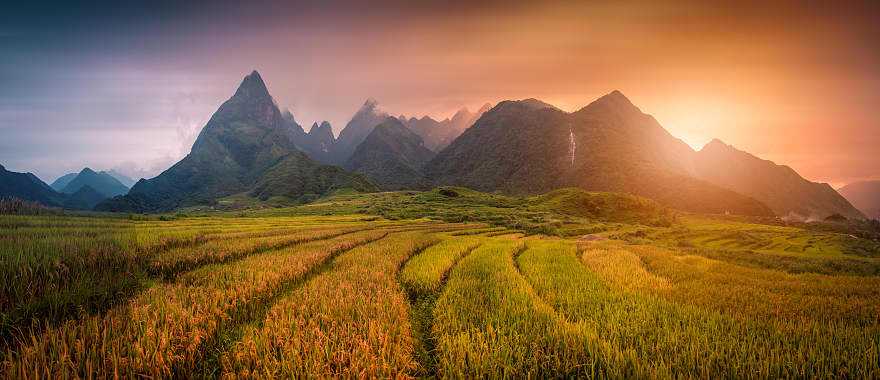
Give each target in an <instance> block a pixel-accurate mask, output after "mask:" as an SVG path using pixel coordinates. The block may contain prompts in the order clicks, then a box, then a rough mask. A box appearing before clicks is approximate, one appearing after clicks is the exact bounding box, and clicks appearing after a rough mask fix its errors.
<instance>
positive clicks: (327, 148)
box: [302, 121, 336, 164]
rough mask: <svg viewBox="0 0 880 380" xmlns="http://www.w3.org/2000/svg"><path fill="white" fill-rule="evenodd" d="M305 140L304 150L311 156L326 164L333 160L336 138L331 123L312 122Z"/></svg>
mask: <svg viewBox="0 0 880 380" xmlns="http://www.w3.org/2000/svg"><path fill="white" fill-rule="evenodd" d="M303 140H304V143H303V144H302V145H303V146H305V147H306V149H302V150H303V151H304V152H306V153H307V154H308V155H309V157H311V158H312V159H314V160H316V161H318V162H322V163H325V164H326V163H331V162H333V153H334V145H335V144H336V138H335V137H333V127H331V126H330V123H328V122H327V121H323V122H321V124H320V125H318V123H314V124H312V129H310V130H309V132H308V133H307V134H306V135H305V138H304V139H303Z"/></svg>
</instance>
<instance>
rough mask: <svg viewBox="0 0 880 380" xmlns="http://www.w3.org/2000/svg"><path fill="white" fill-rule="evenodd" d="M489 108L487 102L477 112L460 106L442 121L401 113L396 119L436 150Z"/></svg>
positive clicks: (431, 148)
mask: <svg viewBox="0 0 880 380" xmlns="http://www.w3.org/2000/svg"><path fill="white" fill-rule="evenodd" d="M490 108H491V106H490V105H489V104H488V103H487V104H485V105H484V106H483V107H481V108H480V109H479V110H477V112H470V111H469V110H468V109H467V108H462V109H460V110H458V111H457V112H456V113H455V115H453V116H452V118H450V119H444V120H442V121H437V120H434V119H432V118H430V117H428V116H423V117H422V118H420V119H416V118H414V117H412V118H409V119H407V118H405V117H404V116H402V115H401V116H400V117H398V119H399V120H400V121H401V122H402V123H403V124H404V125H406V126H407V128H409V129H411V130H412V131H413V132H415V133H416V134H418V135H419V136H420V137H421V138H422V140H423V141H424V142H425V147H427V148H428V149H430V150H432V151H435V152H438V151H440V150H442V149H443V148H445V147H447V146H448V145H449V144H450V143H451V142H452V141H453V140H455V139H456V138H457V137H458V136H460V135H461V133H462V132H464V130H465V129H467V128H469V127H470V126H471V125H473V124H474V122H475V121H477V119H479V118H480V116H481V115H483V113H485V112H486V111H488V110H489V109H490Z"/></svg>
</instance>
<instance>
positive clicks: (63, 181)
mask: <svg viewBox="0 0 880 380" xmlns="http://www.w3.org/2000/svg"><path fill="white" fill-rule="evenodd" d="M77 175H79V173H67V174H65V175H63V176H61V177H58V179H56V180H55V181H54V182H52V184H51V185H49V186H50V187H51V188H52V189H53V190H55V191H61V189H63V188H64V187H65V186H67V184H68V183H70V181H73V179H74V178H76V176H77Z"/></svg>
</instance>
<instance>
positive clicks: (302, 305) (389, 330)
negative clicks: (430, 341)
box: [222, 232, 436, 378]
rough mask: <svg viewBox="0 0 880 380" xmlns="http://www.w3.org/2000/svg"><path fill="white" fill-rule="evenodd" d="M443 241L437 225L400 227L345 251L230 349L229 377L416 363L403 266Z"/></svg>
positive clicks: (369, 373) (361, 372)
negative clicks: (400, 278)
mask: <svg viewBox="0 0 880 380" xmlns="http://www.w3.org/2000/svg"><path fill="white" fill-rule="evenodd" d="M435 242H436V238H435V237H433V236H432V235H431V234H429V233H425V232H409V233H400V234H394V235H392V236H391V237H389V238H387V239H385V240H383V241H381V242H377V243H376V244H371V245H368V246H363V247H359V248H356V249H354V250H351V251H349V252H346V253H344V254H342V255H340V256H339V257H337V258H336V259H335V260H334V261H333V263H332V266H331V267H330V268H329V270H328V271H326V272H324V273H323V274H321V275H319V276H316V277H314V278H313V279H311V280H310V281H309V282H307V283H306V284H305V285H304V286H303V287H302V288H300V289H296V290H294V291H293V292H292V293H291V294H290V295H288V296H285V297H283V298H282V299H280V300H279V301H278V302H277V303H276V304H275V305H274V306H273V307H272V308H271V310H269V313H268V315H267V317H266V319H265V321H264V322H263V324H262V326H257V327H254V328H252V329H250V330H248V331H246V332H245V334H244V337H243V339H242V340H241V342H238V343H236V344H235V345H234V346H233V347H232V348H231V350H229V351H228V352H227V353H225V354H224V355H223V357H222V365H223V372H224V377H254V378H265V377H290V378H296V377H337V376H342V377H382V378H388V377H399V376H404V375H406V374H407V373H409V372H411V371H413V370H415V367H416V366H417V364H416V362H415V361H414V359H413V356H412V352H413V339H412V336H411V331H410V326H409V323H408V321H407V313H408V304H407V301H406V295H405V294H404V292H403V290H402V289H401V288H400V286H399V284H398V283H397V281H396V272H397V269H398V268H399V266H400V265H401V264H402V263H403V262H404V261H405V260H406V259H407V258H408V257H410V256H411V255H413V254H414V253H416V252H417V251H419V250H421V249H423V248H424V247H426V246H428V245H430V244H433V243H435Z"/></svg>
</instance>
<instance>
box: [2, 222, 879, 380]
mask: <svg viewBox="0 0 880 380" xmlns="http://www.w3.org/2000/svg"><path fill="white" fill-rule="evenodd" d="M163 219H171V220H161V219H155V220H131V219H123V218H110V217H87V216H80V217H77V216H0V249H2V252H0V253H2V256H0V260H2V261H0V271H2V272H3V273H2V276H0V281H2V282H3V283H2V285H3V287H2V289H0V292H2V293H0V317H2V320H0V323H2V325H0V327H2V335H0V336H2V352H3V354H2V358H0V360H2V366H0V375H2V377H4V378H76V377H99V378H106V377H124V378H134V377H152V378H167V377H184V378H191V377H212V378H221V377H222V378H266V377H283V378H292V377H295V378H298V377H383V378H389V377H395V378H399V377H403V378H406V377H447V378H462V377H571V376H574V377H613V378H619V377H636V378H644V377H662V378H668V377H701V378H710V377H734V378H739V377H760V378H771V377H773V378H775V377H845V378H876V377H880V352H878V347H880V302H878V300H880V277H878V268H880V252H877V251H876V250H874V248H873V247H874V246H872V245H870V244H869V243H866V242H860V243H859V244H860V245H858V247H862V248H864V247H867V248H864V249H862V248H853V247H855V246H854V245H852V244H850V243H849V242H848V241H847V240H841V239H843V237H841V236H840V235H835V234H827V233H815V232H809V231H806V230H800V229H796V228H787V227H786V228H783V227H775V226H764V225H755V224H748V223H735V222H728V221H722V220H713V221H712V222H711V223H709V222H707V221H706V220H703V219H699V220H698V219H688V218H685V219H684V220H681V221H679V222H677V223H676V224H674V225H670V226H664V225H656V224H655V225H640V224H638V223H630V224H620V223H618V224H608V223H597V224H596V225H595V226H580V227H577V228H571V229H569V230H595V231H597V232H596V233H593V234H589V235H583V236H571V237H553V236H546V235H540V234H530V235H527V231H518V230H514V229H510V227H503V226H502V227H498V226H491V225H487V224H482V223H467V222H465V223H449V222H440V221H431V220H425V219H405V220H387V219H383V218H378V217H375V216H367V215H321V216H318V215H310V216H262V217H257V216H248V217H233V216H213V217H181V218H163ZM695 220H696V222H694V221H695ZM508 224H509V223H506V222H505V223H504V225H508Z"/></svg>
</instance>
